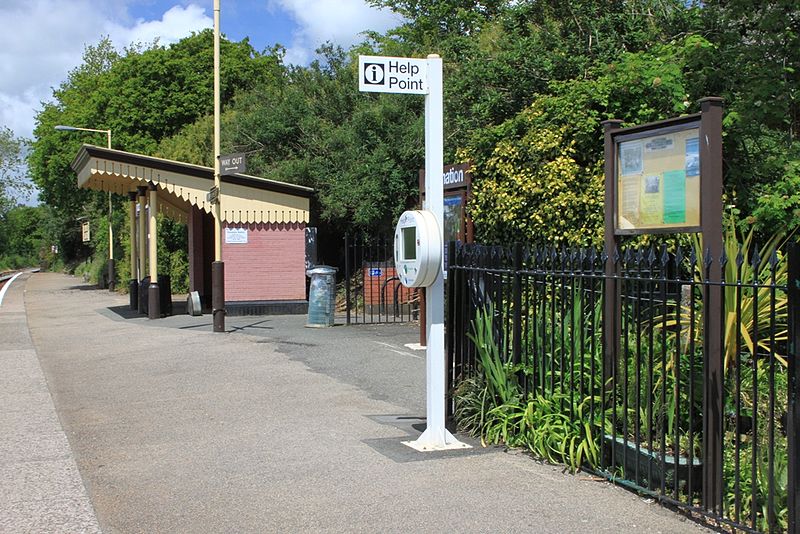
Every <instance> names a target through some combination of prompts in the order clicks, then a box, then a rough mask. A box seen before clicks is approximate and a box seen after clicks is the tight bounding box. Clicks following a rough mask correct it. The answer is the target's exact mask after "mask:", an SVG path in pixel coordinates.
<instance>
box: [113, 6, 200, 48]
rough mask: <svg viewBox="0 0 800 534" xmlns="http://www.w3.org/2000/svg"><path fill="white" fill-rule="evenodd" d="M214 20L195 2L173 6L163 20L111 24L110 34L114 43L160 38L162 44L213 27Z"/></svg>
mask: <svg viewBox="0 0 800 534" xmlns="http://www.w3.org/2000/svg"><path fill="white" fill-rule="evenodd" d="M213 25H214V21H213V20H212V19H211V18H210V17H208V16H207V15H206V14H205V10H204V9H203V8H202V7H200V6H197V5H195V4H189V5H188V6H186V7H181V6H173V7H172V8H170V9H169V10H168V11H166V12H165V13H164V15H163V16H162V17H161V20H149V21H146V20H142V19H139V20H137V21H136V24H135V25H134V26H132V27H130V28H128V27H125V26H121V25H118V24H111V25H110V28H109V34H110V35H111V40H112V42H114V43H124V44H126V45H127V44H130V43H136V42H141V43H151V42H153V40H155V39H158V40H159V42H160V43H161V44H164V45H166V44H171V43H176V42H178V41H179V40H180V39H181V38H183V37H186V36H187V35H189V34H190V33H191V32H193V31H195V32H196V31H199V30H202V29H203V28H211V27H213Z"/></svg>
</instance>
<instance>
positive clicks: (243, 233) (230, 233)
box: [225, 228, 247, 245]
mask: <svg viewBox="0 0 800 534" xmlns="http://www.w3.org/2000/svg"><path fill="white" fill-rule="evenodd" d="M225 243H226V244H228V245H246V244H247V228H225Z"/></svg>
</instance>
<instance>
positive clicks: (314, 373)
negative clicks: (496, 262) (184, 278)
mask: <svg viewBox="0 0 800 534" xmlns="http://www.w3.org/2000/svg"><path fill="white" fill-rule="evenodd" d="M126 303H127V297H126V296H123V295H116V294H113V293H109V292H108V291H104V290H97V289H96V288H93V287H92V286H88V285H86V284H83V283H82V282H81V281H79V280H78V279H77V278H74V277H70V276H66V275H62V274H54V273H38V274H31V275H25V276H23V277H20V278H19V279H18V280H17V281H16V282H15V285H14V286H13V287H11V288H10V290H9V291H8V294H7V296H6V300H5V301H4V302H3V304H2V306H0V384H1V385H2V388H0V476H1V477H2V480H3V484H2V485H0V532H48V533H49V532H55V533H61V532H63V533H74V532H100V531H103V532H107V533H118V532H121V533H127V532H148V533H157V532H170V533H173V532H182V533H183V532H203V533H207V532H409V531H416V532H559V533H568V532H580V533H585V532H600V531H606V530H608V531H613V532H631V533H634V532H635V533H640V532H670V533H690V532H702V531H704V529H702V528H701V527H700V526H698V525H697V524H695V523H693V522H691V521H688V520H686V519H685V518H683V517H681V516H679V515H677V514H675V513H673V512H671V511H669V510H666V509H664V508H661V507H659V506H658V505H656V504H654V503H652V502H651V501H649V500H647V499H643V498H641V497H638V496H637V495H635V494H633V493H630V492H628V491H626V490H623V489H621V488H618V487H615V486H613V485H611V484H608V483H607V482H604V481H599V480H597V479H596V478H594V477H591V476H587V475H581V474H579V475H575V476H572V475H568V474H565V473H563V471H562V468H561V467H558V466H552V465H546V464H542V463H539V462H537V461H535V460H533V459H532V458H531V457H529V456H528V455H526V454H523V453H519V452H513V451H512V452H507V451H505V450H504V449H502V448H483V447H481V446H480V444H479V443H476V442H474V441H470V440H469V438H466V437H463V436H460V439H463V440H466V441H469V442H470V443H472V444H473V445H475V446H474V447H473V448H472V449H468V450H465V451H444V452H436V453H419V452H416V451H414V450H413V449H410V448H408V447H406V446H404V445H402V441H406V440H409V439H415V437H416V436H418V435H419V433H420V431H421V430H422V428H423V427H424V415H425V355H424V352H420V351H413V350H411V349H408V348H407V347H406V346H405V345H406V344H408V343H414V342H415V341H417V340H418V331H417V329H416V326H415V325H403V324H400V325H374V326H358V327H345V326H336V327H332V328H326V329H310V328H304V323H305V318H304V317H302V316H264V317H237V318H228V320H227V321H226V326H227V327H228V330H229V332H228V333H225V334H222V333H217V334H215V333H213V332H212V331H211V330H212V328H211V318H210V317H208V316H203V317H190V316H188V315H185V316H184V315H181V316H174V317H169V318H166V319H162V320H148V319H147V318H145V317H126V316H125V314H124V313H121V311H122V308H124V307H125V305H126Z"/></svg>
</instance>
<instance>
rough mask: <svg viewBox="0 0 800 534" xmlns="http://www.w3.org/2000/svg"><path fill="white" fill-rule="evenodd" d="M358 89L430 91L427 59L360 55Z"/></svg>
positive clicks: (371, 91)
mask: <svg viewBox="0 0 800 534" xmlns="http://www.w3.org/2000/svg"><path fill="white" fill-rule="evenodd" d="M358 90H359V91H364V92H368V93H405V94H412V95H426V94H428V61H427V60H425V59H416V58H410V57H388V56H358Z"/></svg>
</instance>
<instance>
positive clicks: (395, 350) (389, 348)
mask: <svg viewBox="0 0 800 534" xmlns="http://www.w3.org/2000/svg"><path fill="white" fill-rule="evenodd" d="M372 342H373V343H375V344H377V345H383V346H384V347H386V348H387V349H388V350H389V351H390V352H394V353H395V354H400V355H401V356H410V357H412V358H416V359H417V360H422V359H423V358H422V356H417V355H416V354H411V353H410V352H405V351H402V350H397V349H399V347H396V346H394V345H392V344H391V343H383V342H382V341H372Z"/></svg>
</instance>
